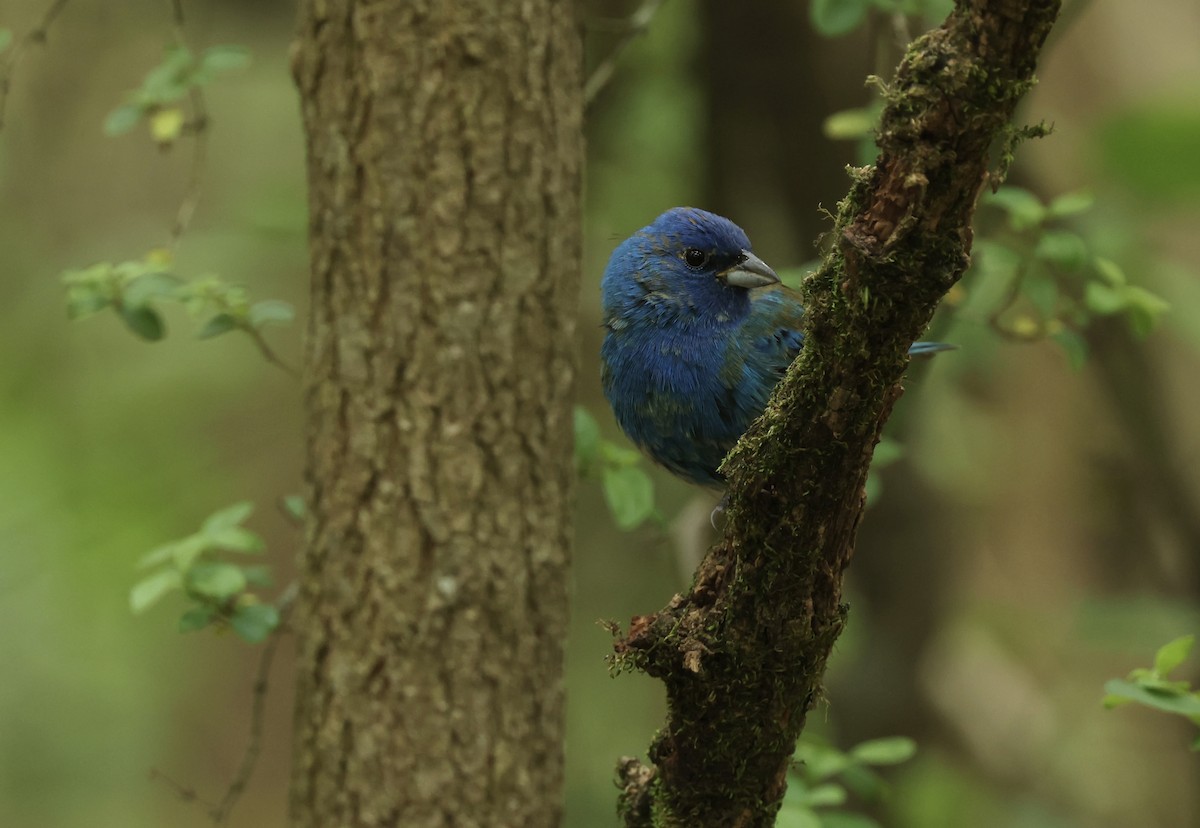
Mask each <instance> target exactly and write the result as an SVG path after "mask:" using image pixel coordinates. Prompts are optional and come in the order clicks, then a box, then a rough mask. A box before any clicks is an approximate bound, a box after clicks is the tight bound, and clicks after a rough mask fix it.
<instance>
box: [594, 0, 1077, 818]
mask: <svg viewBox="0 0 1200 828" xmlns="http://www.w3.org/2000/svg"><path fill="white" fill-rule="evenodd" d="M1058 11H1059V0H959V1H958V3H957V5H956V8H955V10H954V12H953V13H952V14H951V15H950V17H949V18H948V19H947V20H946V22H945V23H944V24H943V25H942V27H941V28H939V29H935V30H933V31H931V32H929V33H927V34H925V35H924V36H922V37H921V38H919V39H918V40H917V41H915V42H914V43H913V44H912V46H911V47H910V48H909V50H908V53H907V55H906V56H905V57H904V60H903V61H902V63H901V65H900V68H899V69H898V71H897V74H896V78H895V80H894V82H893V83H892V84H891V85H890V87H889V88H888V90H887V107H886V109H885V111H884V113H883V117H882V122H881V127H880V134H879V146H880V149H881V152H880V155H879V158H878V159H877V161H876V164H875V166H874V167H868V168H863V169H856V170H853V171H852V177H853V184H852V186H851V188H850V192H849V194H848V195H847V196H846V198H845V200H843V201H842V203H841V205H840V209H839V211H838V215H837V220H836V224H835V229H834V233H835V238H836V240H837V243H836V244H835V245H833V249H832V250H831V252H830V253H829V255H828V256H827V257H826V259H825V261H824V262H823V264H822V266H821V268H820V270H819V271H818V272H816V273H814V274H813V275H812V276H810V277H809V278H808V279H807V280H806V283H805V285H804V294H805V299H806V302H807V307H808V311H807V319H806V325H807V328H806V340H805V343H806V344H805V347H804V349H803V351H802V353H801V355H800V357H799V358H798V359H797V360H796V362H795V363H794V364H793V365H792V366H791V368H790V369H789V371H788V374H787V376H786V378H785V379H784V380H783V381H782V382H781V383H780V384H779V386H778V387H777V388H776V390H775V393H774V395H773V397H772V399H771V403H770V404H769V406H768V407H767V410H766V412H765V413H764V415H763V416H762V417H761V418H760V419H759V420H758V421H757V422H756V423H755V425H754V426H753V428H751V430H750V431H749V432H748V433H747V435H746V436H745V437H744V438H743V439H742V441H741V442H740V443H739V444H738V446H737V448H736V449H735V450H734V452H733V453H732V454H731V455H730V457H729V458H728V459H727V461H726V463H725V467H724V471H725V472H726V473H727V475H728V477H729V505H728V520H727V523H726V527H725V532H724V536H723V538H722V539H721V541H720V542H719V543H718V544H717V545H716V546H714V547H713V548H712V549H711V550H709V552H708V554H707V556H706V557H705V559H704V561H703V563H701V565H700V568H699V569H698V570H697V572H696V576H695V580H694V582H693V584H692V587H691V589H690V590H689V591H688V593H687V594H686V595H680V596H676V597H675V598H674V599H673V600H672V601H671V603H670V604H669V605H668V606H667V607H665V608H664V609H662V610H660V611H658V612H656V613H654V614H652V615H647V616H640V617H637V618H635V619H634V620H633V622H632V624H631V625H630V628H629V630H628V631H627V633H626V634H625V636H624V637H622V638H619V639H618V640H617V642H616V645H615V647H616V652H617V659H618V662H619V663H621V664H623V665H628V666H633V667H637V668H639V669H642V670H645V671H646V672H647V673H649V674H650V675H653V676H655V677H657V678H660V679H662V681H663V682H664V683H665V684H666V688H667V698H668V705H669V712H668V720H667V723H666V725H665V727H663V729H662V730H661V731H660V732H659V733H658V735H657V736H656V737H655V738H654V741H653V743H652V744H651V746H650V759H651V760H652V762H653V765H652V766H648V765H643V764H642V763H641V762H638V761H637V760H634V759H629V758H625V759H622V760H621V764H620V767H619V769H618V774H619V777H620V780H621V785H622V794H621V798H620V805H619V807H620V810H621V815H622V817H623V819H624V820H625V823H626V825H628V826H651V825H653V826H686V828H704V827H706V826H739V828H752V827H757V826H770V825H773V824H774V821H775V814H776V812H777V810H778V808H779V802H780V800H781V799H782V797H783V794H784V791H785V789H786V778H787V770H788V763H789V760H790V758H791V755H792V751H793V749H794V747H795V743H796V739H797V737H798V736H799V735H800V732H801V731H802V730H803V727H804V720H805V716H806V714H807V712H808V710H809V709H810V708H811V707H812V705H813V703H814V702H815V700H816V699H817V698H818V695H819V693H820V689H821V677H822V674H823V673H824V669H825V662H826V659H827V658H828V656H829V653H830V650H831V648H832V647H833V644H834V641H836V640H837V637H838V635H839V633H840V632H841V630H842V626H843V623H844V620H845V616H846V607H845V606H844V605H843V604H842V602H841V595H842V592H841V587H842V573H843V571H844V570H845V568H846V565H847V564H848V563H849V560H850V556H851V554H852V552H853V549H854V540H855V534H856V530H857V528H858V523H859V520H860V519H861V517H862V509H863V501H864V498H863V484H864V483H865V481H866V477H867V469H868V467H869V465H870V461H871V455H872V452H873V451H874V447H875V444H876V443H877V442H878V440H879V435H880V431H881V429H882V427H883V424H884V422H885V421H886V420H887V418H888V416H889V414H890V413H891V410H892V406H893V405H894V404H895V402H896V400H897V399H898V398H899V397H900V394H901V393H902V389H901V386H900V380H901V378H902V377H903V375H904V370H905V367H906V365H907V361H908V360H907V356H906V352H907V349H908V346H909V344H910V343H911V342H913V341H914V340H915V339H917V338H918V337H919V336H920V335H921V334H922V332H923V331H924V330H925V327H926V325H927V324H928V323H929V320H930V317H931V316H932V314H933V312H934V309H935V308H936V307H937V304H938V302H939V301H940V300H941V298H942V297H943V296H944V295H945V293H946V291H947V290H949V288H950V287H951V286H952V285H953V284H954V283H955V282H956V281H957V280H958V279H959V278H960V277H961V275H962V273H963V271H964V270H965V269H966V266H967V264H968V260H969V259H968V256H969V253H970V249H971V216H972V214H973V212H974V209H975V202H976V199H977V197H978V195H979V192H980V190H981V189H982V188H983V187H984V186H985V185H986V184H987V183H988V182H989V181H990V173H989V151H990V150H991V148H992V147H993V145H994V144H995V143H996V142H997V141H998V140H999V139H1001V138H1002V137H1003V136H1004V135H1005V134H1006V130H1007V129H1008V124H1009V121H1010V119H1011V117H1012V114H1013V110H1014V108H1015V107H1016V104H1017V102H1018V100H1019V99H1020V98H1021V96H1022V95H1023V94H1024V93H1025V92H1026V91H1027V90H1028V89H1029V87H1030V86H1031V85H1032V83H1033V70H1034V65H1035V63H1036V60H1037V56H1038V52H1039V51H1040V49H1041V46H1042V43H1043V42H1044V41H1045V38H1046V35H1047V34H1048V33H1049V31H1050V28H1051V26H1052V25H1053V23H1054V21H1055V19H1056V17H1057V15H1058Z"/></svg>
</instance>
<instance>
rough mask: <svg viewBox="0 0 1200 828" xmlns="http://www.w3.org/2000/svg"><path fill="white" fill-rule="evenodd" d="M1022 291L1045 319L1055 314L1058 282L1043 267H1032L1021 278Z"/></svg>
mask: <svg viewBox="0 0 1200 828" xmlns="http://www.w3.org/2000/svg"><path fill="white" fill-rule="evenodd" d="M1021 293H1023V294H1025V298H1027V299H1028V300H1029V304H1031V305H1033V306H1034V307H1035V308H1036V309H1037V312H1038V313H1040V314H1041V315H1042V318H1044V319H1050V318H1053V316H1054V309H1055V308H1056V307H1057V306H1058V283H1057V282H1055V281H1054V279H1052V278H1050V276H1049V275H1048V274H1046V272H1045V271H1044V269H1043V268H1040V267H1035V268H1030V272H1029V273H1027V274H1026V276H1025V278H1024V279H1022V280H1021Z"/></svg>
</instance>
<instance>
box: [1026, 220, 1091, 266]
mask: <svg viewBox="0 0 1200 828" xmlns="http://www.w3.org/2000/svg"><path fill="white" fill-rule="evenodd" d="M1033 255H1034V258H1037V259H1041V260H1042V261H1044V262H1050V264H1053V265H1057V266H1058V267H1061V268H1063V269H1064V270H1079V269H1080V268H1082V267H1083V266H1084V265H1085V264H1086V263H1087V260H1088V249H1087V243H1086V242H1085V241H1084V240H1083V239H1082V238H1081V237H1080V236H1079V234H1078V233H1072V232H1070V231H1069V230H1047V231H1046V232H1045V233H1043V234H1042V236H1041V238H1039V239H1038V241H1037V247H1035V248H1034V250H1033Z"/></svg>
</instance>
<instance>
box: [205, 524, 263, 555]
mask: <svg viewBox="0 0 1200 828" xmlns="http://www.w3.org/2000/svg"><path fill="white" fill-rule="evenodd" d="M204 537H205V538H206V539H207V540H208V542H209V543H210V544H212V545H213V546H215V547H216V548H217V549H224V550H226V551H227V552H261V551H262V550H263V547H264V546H265V545H266V544H265V543H264V542H263V539H262V538H260V537H259V536H258V535H256V534H255V533H253V532H251V531H250V530H249V529H246V528H245V527H242V526H226V527H224V528H222V529H217V530H215V531H212V532H205V533H204Z"/></svg>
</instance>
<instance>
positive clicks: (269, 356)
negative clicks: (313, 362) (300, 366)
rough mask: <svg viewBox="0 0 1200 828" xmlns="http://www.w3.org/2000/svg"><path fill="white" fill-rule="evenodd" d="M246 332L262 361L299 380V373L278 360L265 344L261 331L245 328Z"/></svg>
mask: <svg viewBox="0 0 1200 828" xmlns="http://www.w3.org/2000/svg"><path fill="white" fill-rule="evenodd" d="M246 332H247V333H248V334H250V338H251V339H253V340H254V344H255V345H256V346H257V347H258V351H259V353H261V354H262V355H263V359H265V360H266V361H267V362H269V363H271V364H272V365H274V366H275V367H276V368H279V369H280V370H282V371H283V372H284V373H286V374H289V375H290V376H292V377H294V378H296V379H299V378H300V372H299V371H298V370H297V369H296V368H295V367H294V366H292V365H289V364H288V363H286V362H284V361H283V359H282V358H280V356H279V354H277V353H275V351H274V350H273V349H272V348H271V346H270V345H268V344H267V340H266V337H264V336H263V335H262V332H261V331H259V330H258V329H257V328H246Z"/></svg>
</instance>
